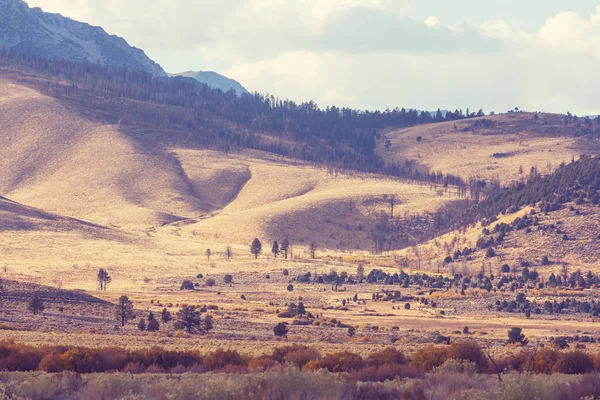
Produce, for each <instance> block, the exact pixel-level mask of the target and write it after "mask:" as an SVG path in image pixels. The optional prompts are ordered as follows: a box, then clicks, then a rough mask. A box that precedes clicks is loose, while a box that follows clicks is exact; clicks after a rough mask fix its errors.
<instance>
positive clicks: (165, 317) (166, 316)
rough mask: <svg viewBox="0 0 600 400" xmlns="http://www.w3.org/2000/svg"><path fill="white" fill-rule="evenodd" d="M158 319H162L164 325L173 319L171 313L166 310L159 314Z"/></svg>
mask: <svg viewBox="0 0 600 400" xmlns="http://www.w3.org/2000/svg"><path fill="white" fill-rule="evenodd" d="M160 318H161V319H162V322H163V323H164V324H166V323H167V322H169V321H171V320H172V319H173V317H172V316H171V313H170V312H169V310H167V309H166V308H163V310H162V312H161V313H160Z"/></svg>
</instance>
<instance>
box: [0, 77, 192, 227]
mask: <svg viewBox="0 0 600 400" xmlns="http://www.w3.org/2000/svg"><path fill="white" fill-rule="evenodd" d="M0 93H2V98H1V99H0V126H1V128H0V129H1V132H2V134H1V135H0V168H1V169H2V171H3V173H2V176H1V177H0V194H2V195H4V196H6V197H8V198H10V199H11V200H15V201H18V202H21V203H23V204H27V205H29V206H34V207H38V208H41V209H43V210H45V211H48V212H52V213H56V214H61V215H68V216H73V217H76V218H80V219H85V220H88V221H92V222H96V223H100V224H102V225H117V226H148V225H155V224H159V223H163V222H167V221H170V220H173V219H175V217H174V215H194V214H196V213H198V212H199V210H200V209H201V204H200V202H199V201H198V199H196V198H195V197H194V196H193V195H192V193H191V188H190V187H189V185H188V182H187V180H186V179H185V178H184V177H183V176H182V173H181V171H180V170H179V169H178V168H177V165H176V164H175V163H172V162H169V160H168V157H166V156H165V155H164V154H161V153H160V152H155V153H152V152H150V151H147V150H144V149H141V148H139V147H137V146H136V144H135V143H132V142H131V141H130V140H128V139H127V138H126V137H124V136H123V135H122V134H121V133H120V132H119V129H118V127H116V126H103V125H99V124H97V123H93V122H90V121H88V120H86V119H84V118H82V117H81V116H79V115H78V114H77V113H75V112H73V111H71V110H69V109H68V108H66V107H65V106H63V105H62V104H61V103H60V102H59V101H57V100H55V99H52V98H50V97H46V96H43V95H41V94H40V93H39V92H36V91H34V90H32V89H29V88H26V87H24V86H22V85H16V84H13V83H11V82H10V81H6V80H2V81H0Z"/></svg>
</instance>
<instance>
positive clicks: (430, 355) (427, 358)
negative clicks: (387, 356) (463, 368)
mask: <svg viewBox="0 0 600 400" xmlns="http://www.w3.org/2000/svg"><path fill="white" fill-rule="evenodd" d="M447 359H448V350H447V349H446V348H445V347H438V346H434V345H428V346H425V347H422V348H420V349H419V350H417V351H415V352H414V353H413V355H412V356H411V357H410V361H411V362H412V363H413V364H414V365H415V366H416V367H417V368H419V369H420V370H421V371H422V372H429V371H431V370H432V369H434V368H435V367H439V366H440V365H442V364H443V363H444V362H445V361H446V360H447Z"/></svg>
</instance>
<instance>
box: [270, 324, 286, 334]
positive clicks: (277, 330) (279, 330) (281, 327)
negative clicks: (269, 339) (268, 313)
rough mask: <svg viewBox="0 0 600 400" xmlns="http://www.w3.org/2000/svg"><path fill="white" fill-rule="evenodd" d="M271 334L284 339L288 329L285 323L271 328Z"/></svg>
mask: <svg viewBox="0 0 600 400" xmlns="http://www.w3.org/2000/svg"><path fill="white" fill-rule="evenodd" d="M273 333H274V334H275V336H278V337H285V336H287V334H288V327H287V325H286V324H285V323H283V322H280V323H278V324H277V325H275V328H273Z"/></svg>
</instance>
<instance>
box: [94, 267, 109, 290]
mask: <svg viewBox="0 0 600 400" xmlns="http://www.w3.org/2000/svg"><path fill="white" fill-rule="evenodd" d="M96 280H97V281H98V284H99V285H100V290H106V285H108V284H109V283H110V282H112V278H111V277H110V276H109V275H108V271H106V270H105V269H104V268H100V270H99V271H98V275H97V276H96Z"/></svg>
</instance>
